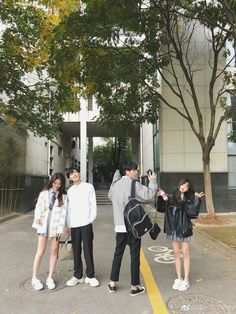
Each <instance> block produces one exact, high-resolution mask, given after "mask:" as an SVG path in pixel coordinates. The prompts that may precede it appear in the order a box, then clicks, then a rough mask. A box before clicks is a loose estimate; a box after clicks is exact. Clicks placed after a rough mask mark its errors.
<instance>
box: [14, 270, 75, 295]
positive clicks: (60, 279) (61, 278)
mask: <svg viewBox="0 0 236 314" xmlns="http://www.w3.org/2000/svg"><path fill="white" fill-rule="evenodd" d="M71 273H72V271H71V270H68V271H63V270H58V271H57V272H56V273H55V274H54V275H53V279H54V281H55V284H56V288H55V289H53V290H49V289H48V288H47V286H46V284H45V282H46V279H47V276H48V273H45V274H41V275H39V276H38V278H39V279H40V281H41V282H42V284H43V285H44V288H43V289H42V290H40V291H36V290H34V288H33V287H32V285H31V279H32V278H31V277H30V278H28V279H26V280H24V281H23V282H22V283H21V284H20V287H21V288H22V289H23V290H27V291H29V292H35V293H49V292H55V291H58V290H61V289H64V288H66V282H67V280H69V279H70V277H71Z"/></svg>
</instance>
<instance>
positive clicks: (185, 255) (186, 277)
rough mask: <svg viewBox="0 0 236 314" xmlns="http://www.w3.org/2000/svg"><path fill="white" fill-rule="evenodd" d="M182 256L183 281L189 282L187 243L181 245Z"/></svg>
mask: <svg viewBox="0 0 236 314" xmlns="http://www.w3.org/2000/svg"><path fill="white" fill-rule="evenodd" d="M182 254H183V262H184V281H186V282H188V281H189V270H190V254H189V242H183V243H182Z"/></svg>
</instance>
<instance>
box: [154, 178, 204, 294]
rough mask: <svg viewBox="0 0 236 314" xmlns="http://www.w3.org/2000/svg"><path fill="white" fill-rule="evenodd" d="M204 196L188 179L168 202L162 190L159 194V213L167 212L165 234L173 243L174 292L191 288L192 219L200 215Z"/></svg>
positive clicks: (184, 180) (180, 184) (178, 187)
mask: <svg viewBox="0 0 236 314" xmlns="http://www.w3.org/2000/svg"><path fill="white" fill-rule="evenodd" d="M203 195H204V193H203V192H201V193H197V192H196V193H194V190H193V186H192V184H191V183H190V181H189V180H188V179H183V180H181V181H180V182H179V184H178V186H177V189H176V190H175V192H174V194H173V195H172V197H170V196H168V199H167V200H164V199H165V197H164V198H163V191H162V190H159V191H158V192H157V196H158V203H157V204H158V211H160V212H165V217H164V232H165V233H166V234H167V239H169V240H171V241H172V245H173V250H174V257H175V269H176V273H177V279H175V280H174V283H173V285H172V289H174V290H178V291H185V290H187V289H188V288H189V287H190V283H189V270H190V255H189V243H190V240H191V236H192V235H193V231H192V223H191V218H194V217H196V216H197V215H198V213H199V210H200V204H201V197H202V196H203ZM181 255H182V257H183V266H184V279H182V276H181V259H180V257H181Z"/></svg>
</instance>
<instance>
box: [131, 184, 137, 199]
mask: <svg viewBox="0 0 236 314" xmlns="http://www.w3.org/2000/svg"><path fill="white" fill-rule="evenodd" d="M135 185H136V180H132V183H131V192H130V197H131V198H135V194H136V193H135Z"/></svg>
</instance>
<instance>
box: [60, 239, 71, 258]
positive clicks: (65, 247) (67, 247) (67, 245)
mask: <svg viewBox="0 0 236 314" xmlns="http://www.w3.org/2000/svg"><path fill="white" fill-rule="evenodd" d="M69 238H70V237H67V238H66V239H65V240H59V246H58V252H57V259H58V260H59V261H65V260H70V259H74V253H73V249H72V242H71V240H69Z"/></svg>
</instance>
